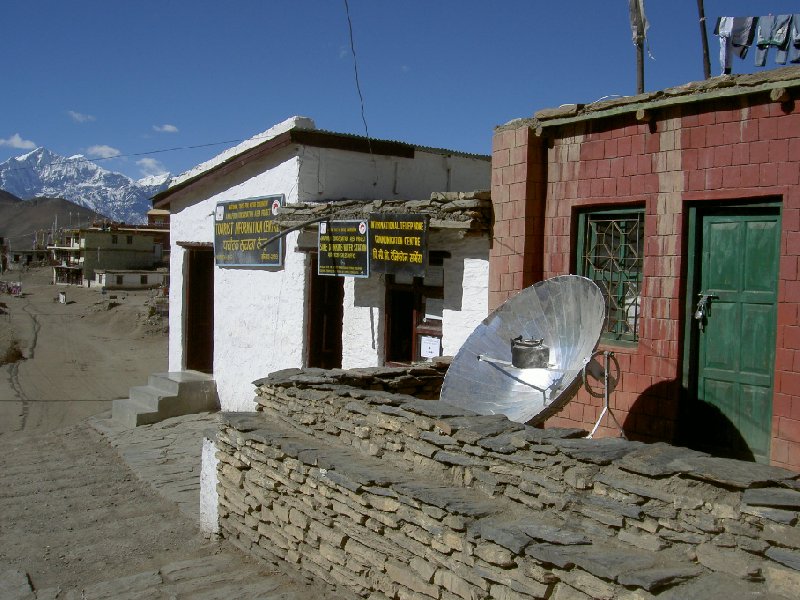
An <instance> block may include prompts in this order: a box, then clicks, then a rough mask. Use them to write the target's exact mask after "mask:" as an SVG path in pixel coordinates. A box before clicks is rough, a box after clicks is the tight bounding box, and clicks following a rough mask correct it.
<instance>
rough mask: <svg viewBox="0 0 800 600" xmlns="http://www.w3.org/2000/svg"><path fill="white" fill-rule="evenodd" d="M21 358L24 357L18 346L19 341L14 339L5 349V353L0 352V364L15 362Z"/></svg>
mask: <svg viewBox="0 0 800 600" xmlns="http://www.w3.org/2000/svg"><path fill="white" fill-rule="evenodd" d="M23 358H25V357H24V356H23V354H22V350H20V348H19V342H17V340H14V341H12V342H11V346H9V347H8V348H7V349H6V351H5V353H4V354H0V365H6V364H9V363H15V362H17V361H20V360H22V359H23Z"/></svg>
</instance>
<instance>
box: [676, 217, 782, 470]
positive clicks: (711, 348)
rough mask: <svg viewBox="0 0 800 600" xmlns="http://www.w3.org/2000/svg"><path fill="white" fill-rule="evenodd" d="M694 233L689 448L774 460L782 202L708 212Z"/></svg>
mask: <svg viewBox="0 0 800 600" xmlns="http://www.w3.org/2000/svg"><path fill="white" fill-rule="evenodd" d="M693 215H694V216H693V218H692V219H691V220H692V224H691V225H690V231H692V230H693V233H692V235H691V237H690V239H691V240H692V242H690V254H689V257H690V265H692V266H691V272H690V275H689V282H690V285H689V286H687V289H688V290H689V293H690V297H689V299H688V302H687V307H688V308H689V314H688V318H687V328H688V333H689V335H688V336H687V337H688V339H689V340H690V351H689V371H690V377H689V411H688V414H687V415H686V418H687V419H688V421H689V424H688V425H689V426H688V427H687V430H688V431H690V432H691V435H690V437H691V440H690V445H692V446H693V447H696V448H698V449H703V450H708V451H710V452H712V453H714V454H717V455H722V456H730V457H733V458H740V459H746V460H756V461H758V462H763V463H768V462H769V451H770V439H771V435H772V395H773V373H774V364H775V341H776V337H775V336H776V314H777V298H778V268H779V259H780V237H781V217H780V206H779V205H774V204H770V205H762V206H741V207H736V208H724V207H715V208H703V209H697V210H695V211H694V212H693Z"/></svg>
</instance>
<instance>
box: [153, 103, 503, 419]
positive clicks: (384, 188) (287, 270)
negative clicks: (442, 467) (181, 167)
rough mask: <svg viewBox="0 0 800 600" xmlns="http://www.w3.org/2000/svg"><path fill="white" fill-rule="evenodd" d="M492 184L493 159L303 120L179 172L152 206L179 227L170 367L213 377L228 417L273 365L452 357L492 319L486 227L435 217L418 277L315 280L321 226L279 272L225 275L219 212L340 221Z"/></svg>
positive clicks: (285, 257)
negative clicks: (377, 205)
mask: <svg viewBox="0 0 800 600" xmlns="http://www.w3.org/2000/svg"><path fill="white" fill-rule="evenodd" d="M489 185H490V160H489V157H488V156H478V155H469V154H464V153H458V152H453V151H449V150H439V149H431V148H421V147H416V146H413V145H410V144H406V143H399V142H391V141H383V140H370V139H367V138H363V137H358V136H353V135H346V134H339V133H331V132H326V131H321V130H317V129H316V128H315V126H314V123H313V121H312V120H310V119H308V118H304V117H294V118H291V119H288V120H287V121H284V122H282V123H280V124H278V125H275V126H274V127H272V128H271V129H269V130H268V131H266V132H264V133H262V134H259V135H257V136H254V137H253V138H251V139H250V140H247V141H246V142H244V143H242V144H240V145H239V146H237V147H235V148H231V149H229V150H227V151H225V152H223V153H222V154H220V155H219V156H217V157H215V158H214V159H212V160H210V161H208V162H206V163H203V164H201V165H198V166H197V167H195V168H194V169H192V170H190V171H188V172H186V173H184V174H183V175H181V176H180V177H179V178H177V179H176V181H175V183H173V185H172V186H171V187H170V188H169V189H167V190H166V191H164V192H162V193H161V194H159V195H158V196H156V197H155V198H154V207H155V208H161V209H164V208H168V209H169V211H170V222H171V238H172V253H171V257H170V279H171V282H170V283H171V285H170V317H169V319H170V322H169V370H170V371H182V370H187V369H194V370H199V371H204V372H207V373H212V374H213V377H214V380H215V382H216V386H217V392H218V394H219V399H220V403H221V408H222V410H253V408H254V403H253V386H252V381H253V380H255V379H258V378H260V377H263V376H266V375H267V374H268V373H270V372H272V371H275V370H279V369H284V368H291V367H307V366H321V367H325V368H330V367H336V366H341V367H343V368H352V367H366V366H378V365H382V364H386V363H392V362H394V361H397V362H406V361H408V360H412V359H414V358H419V357H420V356H431V355H433V354H436V353H437V352H438V353H439V354H455V352H456V351H457V350H458V347H459V346H460V345H461V343H462V342H463V340H464V339H465V338H466V337H467V335H469V333H470V332H471V331H472V330H473V329H474V327H475V325H477V323H479V322H480V320H481V319H483V318H484V317H485V316H486V314H487V310H488V308H487V297H488V295H487V292H486V290H487V274H488V248H489V238H488V233H487V232H486V231H483V232H482V233H480V232H476V231H474V230H470V229H469V225H468V224H467V225H466V226H464V224H463V222H462V223H461V224H459V223H457V222H455V221H453V222H445V221H444V220H441V219H437V217H435V216H433V217H431V220H430V233H429V235H428V240H429V252H428V259H429V260H428V265H427V267H428V268H427V270H426V272H425V276H424V279H423V278H421V277H418V278H416V279H413V278H411V277H407V278H405V279H404V277H403V276H395V275H384V274H381V275H371V276H369V277H332V276H326V275H318V274H317V261H318V258H317V233H316V232H317V225H316V223H314V224H308V225H307V226H306V227H301V228H299V229H298V230H296V231H291V232H289V233H287V234H286V236H285V238H284V247H283V253H282V258H281V263H282V264H280V265H279V266H252V265H250V266H229V265H228V266H226V265H221V264H218V263H219V262H220V261H219V260H215V248H214V242H215V218H216V219H217V220H218V219H219V213H218V208H219V207H220V205H221V204H225V206H231V205H229V204H227V203H232V202H234V201H241V200H248V201H250V200H253V199H263V198H265V197H269V198H274V197H278V198H282V199H283V202H284V203H285V206H286V207H287V210H288V212H291V209H292V208H293V207H300V206H305V207H306V208H307V206H308V205H309V204H312V203H316V205H318V206H319V207H320V209H324V210H328V211H329V212H328V214H330V215H333V216H332V217H331V218H332V219H336V218H339V216H341V214H343V213H342V211H341V210H339V209H338V208H337V206H341V205H348V206H351V207H352V205H353V204H354V203H353V202H352V201H359V202H357V203H355V204H361V203H363V204H364V205H367V204H369V203H370V201H372V200H375V199H381V200H386V201H399V200H410V199H423V200H427V199H429V198H431V194H432V193H434V192H453V191H459V190H461V191H471V190H486V189H488V188H489ZM444 196H447V195H446V194H445V195H444ZM444 196H443V197H444ZM449 197H452V195H451V196H449ZM464 197H465V198H467V199H466V200H465V201H463V202H462V204H464V203H466V205H469V206H472V205H470V200H469V198H472V202H473V203H475V202H477V201H476V200H475V198H476V197H477V195H475V194H472V195H466V196H464ZM342 200H347V201H350V202H342ZM423 204H424V202H423ZM489 204H490V203H489ZM373 205H374V203H373ZM389 205H390V206H389V208H388V209H387V208H386V207H384V208H383V209H382V210H384V212H385V211H387V210H394V208H392V207H393V206H395V205H393V204H392V203H391V202H389ZM409 206H412V207H413V206H415V204H414V203H412V202H408V203H406V204H405V205H403V207H404V208H403V210H406V211H407V210H408V207H409ZM312 208H313V207H312ZM356 209H358V206H357V207H356ZM343 210H344V209H343ZM364 210H366V208H365V209H364ZM278 212H279V214H280V213H281V211H278ZM295 212H296V214H297V213H299V212H302V211H295ZM345 212H346V211H345ZM215 215H216V217H215ZM337 215H338V216H337ZM295 218H297V219H299V218H300V217H295ZM355 218H362V217H360V216H358V215H356V217H355ZM465 227H466V228H465ZM282 228H283V229H284V230H285V228H286V224H285V223H284V224H283V225H282ZM217 233H218V232H217ZM218 250H219V249H218ZM217 256H219V253H218V252H217ZM404 337H405V338H406V339H405V340H403V338H404ZM439 340H440V341H439Z"/></svg>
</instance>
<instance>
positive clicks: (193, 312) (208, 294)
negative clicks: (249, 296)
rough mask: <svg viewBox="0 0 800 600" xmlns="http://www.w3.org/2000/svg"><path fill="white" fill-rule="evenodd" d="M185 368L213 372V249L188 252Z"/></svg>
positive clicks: (196, 249)
mask: <svg viewBox="0 0 800 600" xmlns="http://www.w3.org/2000/svg"><path fill="white" fill-rule="evenodd" d="M186 254H187V260H186V298H185V301H186V335H185V339H186V368H187V369H192V370H195V371H202V372H203V373H213V372H214V250H213V248H210V247H209V248H205V247H202V248H189V249H188V250H187V252H186Z"/></svg>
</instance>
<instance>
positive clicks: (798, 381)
mask: <svg viewBox="0 0 800 600" xmlns="http://www.w3.org/2000/svg"><path fill="white" fill-rule="evenodd" d="M492 160H493V166H492V201H493V203H494V210H495V225H494V240H493V246H492V250H491V258H490V281H489V301H490V308H495V307H497V306H499V305H500V304H501V303H502V302H503V301H504V300H505V299H506V298H508V297H510V296H511V295H513V294H515V293H516V292H518V291H519V290H521V289H523V288H524V287H526V286H528V285H531V284H533V283H534V282H536V281H539V280H541V279H545V278H548V277H552V276H555V275H559V274H565V273H578V274H582V275H586V276H587V277H590V278H592V279H594V280H595V281H596V282H597V283H598V284H599V285H600V286H601V287H602V288H603V289H604V290H605V292H606V296H607V299H608V301H609V314H608V318H607V320H606V323H605V333H604V335H603V338H602V339H601V345H600V348H601V349H606V350H611V351H613V352H614V356H615V358H616V359H617V360H618V362H619V365H620V371H621V379H620V382H619V385H618V386H617V388H616V390H615V391H614V393H613V394H612V396H611V400H610V406H611V409H612V411H613V414H614V415H615V416H616V418H617V419H618V420H619V422H620V423H621V424H622V425H623V427H624V430H625V433H626V435H627V436H628V437H630V438H632V439H640V440H644V441H666V442H670V443H675V444H680V445H689V446H692V447H697V448H699V449H704V450H709V451H711V452H713V453H715V454H722V455H731V456H738V457H742V458H747V459H755V460H758V461H761V462H770V463H772V464H774V465H779V466H784V467H789V468H791V469H794V470H800V314H799V313H798V306H800V270H799V265H798V256H800V67H787V68H783V69H776V70H771V71H767V72H762V73H759V74H756V75H740V76H724V77H717V78H714V79H711V80H709V81H706V82H699V83H693V84H688V85H686V86H681V87H679V88H674V89H669V90H665V91H663V92H656V93H648V94H643V95H639V96H633V97H626V98H618V99H614V100H608V101H604V102H598V103H594V104H591V105H586V106H582V105H570V106H566V107H561V108H559V109H554V110H546V111H541V112H539V113H536V115H535V116H534V118H531V119H520V120H516V121H512V122H511V123H508V124H506V125H504V126H501V127H498V128H497V129H496V131H495V134H494V141H493V159H492ZM703 295H706V296H705V298H706V301H705V302H702V303H701V300H702V299H703V298H704V296H703ZM697 313H699V314H697ZM696 316H697V317H699V319H698V318H695V317H696ZM601 410H602V400H601V399H599V398H595V397H592V396H590V395H589V394H588V393H587V392H586V391H585V390H581V392H580V393H579V394H578V396H577V397H576V398H574V399H573V400H572V401H571V402H570V403H569V404H567V406H566V407H565V408H564V410H562V411H561V413H559V414H558V415H557V416H556V417H554V418H552V419H550V420H549V421H548V422H547V426H571V427H575V426H579V427H583V428H588V429H591V428H592V427H593V426H594V424H595V422H596V421H597V419H598V417H599V415H600V413H601ZM617 434H618V431H617V429H616V427H614V426H613V422H610V421H609V420H608V419H607V418H605V419H604V420H603V422H602V424H601V427H600V429H599V431H598V434H597V435H617Z"/></svg>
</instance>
